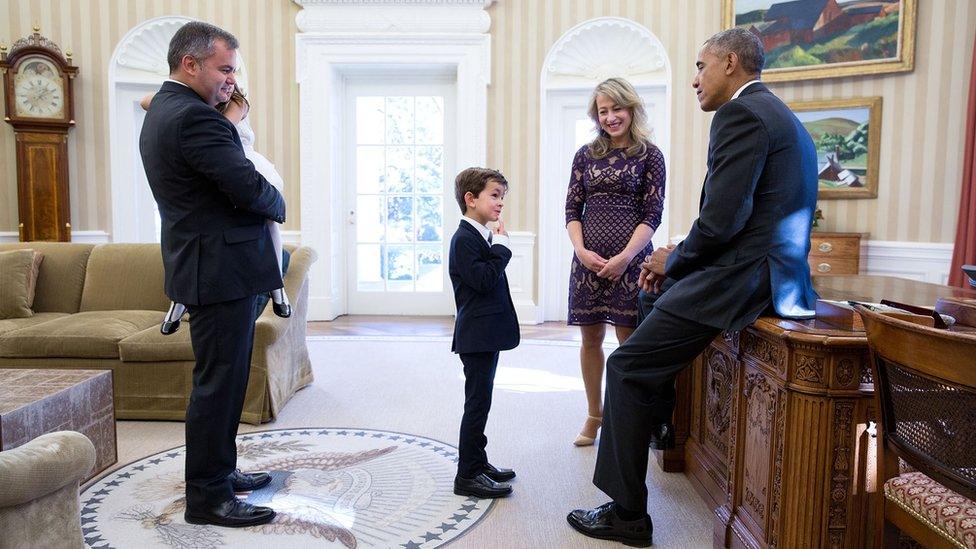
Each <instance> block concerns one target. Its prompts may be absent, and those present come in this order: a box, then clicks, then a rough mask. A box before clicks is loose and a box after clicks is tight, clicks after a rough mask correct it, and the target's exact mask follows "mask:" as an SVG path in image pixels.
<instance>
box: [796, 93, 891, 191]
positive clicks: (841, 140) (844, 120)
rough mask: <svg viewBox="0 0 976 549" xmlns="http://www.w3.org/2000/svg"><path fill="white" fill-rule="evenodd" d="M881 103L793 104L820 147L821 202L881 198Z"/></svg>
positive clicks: (861, 100)
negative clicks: (836, 199) (879, 184)
mask: <svg viewBox="0 0 976 549" xmlns="http://www.w3.org/2000/svg"><path fill="white" fill-rule="evenodd" d="M881 103H882V101H881V98H880V97H863V98H856V99H838V100H831V101H803V102H793V103H789V107H790V109H791V110H792V111H793V112H794V113H795V114H796V116H797V118H799V119H800V122H801V123H802V124H803V127H804V128H806V129H807V131H808V132H810V136H811V137H812V138H813V142H814V145H815V146H816V147H817V164H818V172H819V173H818V179H819V183H818V185H819V187H818V188H819V191H818V192H817V198H818V199H835V198H877V197H878V166H879V165H880V162H879V158H878V157H879V155H880V150H881ZM831 148H832V149H833V150H831Z"/></svg>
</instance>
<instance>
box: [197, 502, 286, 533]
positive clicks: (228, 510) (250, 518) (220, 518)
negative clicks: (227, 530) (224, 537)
mask: <svg viewBox="0 0 976 549" xmlns="http://www.w3.org/2000/svg"><path fill="white" fill-rule="evenodd" d="M274 517H275V512H274V509H272V508H270V507H258V506H257V505H251V504H250V503H245V502H243V501H241V500H239V499H237V498H231V499H229V500H227V501H225V502H222V503H219V504H217V505H214V506H213V507H210V508H207V509H190V508H189V507H187V508H186V512H185V513H183V518H185V519H186V521H187V522H188V523H190V524H213V525H214V526H229V527H231V528H239V527H241V526H256V525H258V524H265V523H267V522H271V521H272V520H273V519H274Z"/></svg>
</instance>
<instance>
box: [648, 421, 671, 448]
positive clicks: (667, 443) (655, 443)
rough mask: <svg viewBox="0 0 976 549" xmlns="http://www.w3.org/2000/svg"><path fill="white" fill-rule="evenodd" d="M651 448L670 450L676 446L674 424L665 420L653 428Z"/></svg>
mask: <svg viewBox="0 0 976 549" xmlns="http://www.w3.org/2000/svg"><path fill="white" fill-rule="evenodd" d="M651 448H654V449H655V450H670V449H672V448H674V424H672V423H670V422H667V421H665V422H664V423H658V424H657V425H655V426H654V427H653V428H652V429H651Z"/></svg>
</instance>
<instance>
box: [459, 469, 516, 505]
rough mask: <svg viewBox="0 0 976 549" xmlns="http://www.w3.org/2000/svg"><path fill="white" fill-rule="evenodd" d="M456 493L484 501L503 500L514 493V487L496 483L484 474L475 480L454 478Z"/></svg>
mask: <svg viewBox="0 0 976 549" xmlns="http://www.w3.org/2000/svg"><path fill="white" fill-rule="evenodd" d="M454 493H455V494H457V495H459V496H474V497H476V498H484V499H488V498H503V497H505V496H507V495H509V494H511V493H512V487H511V485H509V484H506V483H504V482H495V481H493V480H491V479H490V478H488V475H486V474H484V473H482V474H480V475H478V476H476V477H474V478H462V477H454Z"/></svg>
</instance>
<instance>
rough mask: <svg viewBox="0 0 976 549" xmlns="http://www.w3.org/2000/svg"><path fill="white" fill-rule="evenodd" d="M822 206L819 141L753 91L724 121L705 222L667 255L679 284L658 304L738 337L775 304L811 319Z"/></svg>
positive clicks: (718, 116)
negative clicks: (816, 214)
mask: <svg viewBox="0 0 976 549" xmlns="http://www.w3.org/2000/svg"><path fill="white" fill-rule="evenodd" d="M816 202H817V154H816V151H815V149H814V146H813V140H812V139H811V138H810V134H809V133H807V131H806V130H805V129H804V128H803V126H802V125H801V124H800V121H799V120H798V119H797V118H796V116H795V115H794V114H793V113H792V112H791V111H790V109H789V108H788V107H787V106H786V105H785V104H784V103H783V102H782V101H780V99H779V98H778V97H776V96H775V95H773V94H772V93H771V92H770V91H769V90H768V89H767V88H766V86H764V85H763V84H761V83H755V84H751V85H750V86H749V87H747V88H746V89H745V90H744V91H743V92H742V94H741V95H740V96H739V97H738V98H736V99H733V100H732V101H729V102H728V103H726V104H725V105H723V106H722V107H720V108H719V109H718V111H717V112H716V113H715V118H714V119H713V120H712V127H711V132H710V136H709V145H708V174H707V176H706V178H705V186H704V189H703V190H702V198H701V208H700V212H699V217H698V219H697V220H696V221H695V223H694V225H693V226H692V228H691V231H689V232H688V236H687V237H686V238H685V239H684V240H683V241H682V242H681V243H680V244H678V246H677V247H676V248H675V249H674V250H673V251H672V252H671V255H670V256H669V257H668V262H667V267H666V271H665V272H666V274H667V276H668V278H672V279H674V280H675V281H676V282H675V283H674V285H673V286H671V287H670V288H669V289H668V290H667V291H666V292H664V295H662V296H661V297H660V298H659V299H658V300H657V302H656V303H655V304H654V306H655V307H656V308H659V309H662V310H664V311H666V312H669V313H671V314H673V315H676V316H680V317H682V318H686V319H689V320H693V321H695V322H699V323H701V324H705V325H708V326H712V327H715V328H720V329H733V330H738V329H741V328H743V327H744V326H747V325H749V324H751V323H752V322H753V321H754V320H755V319H756V318H757V317H758V316H759V314H760V313H761V312H762V311H763V309H765V308H766V307H768V306H769V304H770V301H771V302H772V305H773V307H774V308H775V310H776V313H777V314H779V315H781V316H785V317H807V318H809V317H812V316H813V309H814V306H815V301H816V299H817V295H816V293H814V291H813V286H812V283H811V281H810V269H809V266H808V265H807V253H809V251H810V227H811V225H812V223H813V211H814V208H815V206H816Z"/></svg>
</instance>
